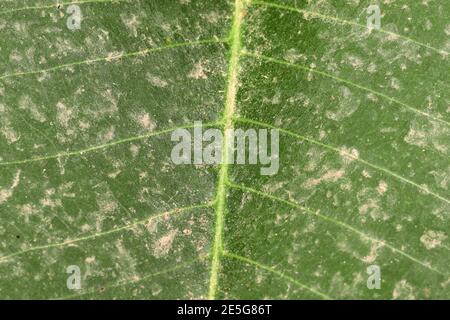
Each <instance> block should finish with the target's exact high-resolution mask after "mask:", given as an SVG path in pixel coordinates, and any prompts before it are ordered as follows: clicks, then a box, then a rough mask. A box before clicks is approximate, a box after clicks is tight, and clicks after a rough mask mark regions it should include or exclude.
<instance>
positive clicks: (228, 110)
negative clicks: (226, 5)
mask: <svg viewBox="0 0 450 320" xmlns="http://www.w3.org/2000/svg"><path fill="white" fill-rule="evenodd" d="M243 1H245V0H235V5H234V13H233V22H232V26H231V30H230V36H229V42H230V53H229V54H230V58H229V65H228V75H227V81H226V91H225V108H224V111H223V118H222V122H223V130H224V139H223V142H222V160H225V161H221V162H222V164H221V165H220V169H219V179H218V182H217V188H216V207H215V211H216V217H215V227H214V238H213V244H212V247H211V249H212V252H211V271H210V279H209V290H208V299H210V300H212V299H215V298H216V294H217V289H218V285H219V272H220V268H221V261H220V260H221V256H222V254H223V231H224V217H225V210H226V197H227V191H228V183H227V182H228V164H227V161H226V159H228V142H229V137H228V135H227V130H228V129H232V128H233V118H234V110H235V105H236V91H237V81H238V72H239V57H240V51H241V23H242V10H243V6H244V4H243Z"/></svg>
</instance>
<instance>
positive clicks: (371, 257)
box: [362, 242, 384, 263]
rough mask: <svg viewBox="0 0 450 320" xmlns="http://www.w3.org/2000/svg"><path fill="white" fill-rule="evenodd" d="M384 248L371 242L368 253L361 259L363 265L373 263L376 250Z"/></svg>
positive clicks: (375, 257) (378, 243)
mask: <svg viewBox="0 0 450 320" xmlns="http://www.w3.org/2000/svg"><path fill="white" fill-rule="evenodd" d="M383 246H384V244H383V243H381V242H372V245H371V247H370V253H369V254H368V255H367V256H365V257H363V258H362V261H364V262H365V263H373V262H374V261H375V260H376V259H377V256H378V249H379V248H382V247H383Z"/></svg>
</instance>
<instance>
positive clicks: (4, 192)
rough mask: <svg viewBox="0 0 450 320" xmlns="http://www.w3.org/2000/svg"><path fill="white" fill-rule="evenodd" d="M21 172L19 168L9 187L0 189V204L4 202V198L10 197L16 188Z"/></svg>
mask: <svg viewBox="0 0 450 320" xmlns="http://www.w3.org/2000/svg"><path fill="white" fill-rule="evenodd" d="M21 172H22V171H21V170H19V171H17V172H16V174H15V176H14V179H13V182H12V184H11V187H10V188H9V189H0V204H2V203H4V202H6V200H8V199H9V198H10V197H12V195H13V192H14V189H15V188H17V186H18V185H19V182H20V174H21Z"/></svg>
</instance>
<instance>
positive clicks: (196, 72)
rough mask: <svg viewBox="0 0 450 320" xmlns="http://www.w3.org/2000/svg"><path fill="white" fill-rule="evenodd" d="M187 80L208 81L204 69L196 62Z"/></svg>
mask: <svg viewBox="0 0 450 320" xmlns="http://www.w3.org/2000/svg"><path fill="white" fill-rule="evenodd" d="M188 78H191V79H196V80H198V79H208V76H207V75H206V73H205V67H204V66H203V64H202V63H201V62H197V63H196V64H195V65H194V68H193V69H192V70H191V72H189V74H188Z"/></svg>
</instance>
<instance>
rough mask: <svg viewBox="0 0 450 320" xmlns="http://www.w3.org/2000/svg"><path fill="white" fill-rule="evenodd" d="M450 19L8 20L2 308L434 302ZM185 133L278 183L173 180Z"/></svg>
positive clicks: (308, 13)
mask: <svg viewBox="0 0 450 320" xmlns="http://www.w3.org/2000/svg"><path fill="white" fill-rule="evenodd" d="M374 4H378V5H379V7H380V9H381V14H382V18H381V29H368V28H367V25H366V20H367V17H368V15H369V14H368V13H367V8H368V7H369V5H374ZM70 5H76V6H78V7H79V8H80V10H81V20H80V25H79V28H78V29H71V28H69V24H70V23H71V22H68V19H71V13H68V12H67V8H68V7H69V6H70ZM449 10H450V3H447V2H445V1H415V2H411V1H406V0H399V1H390V2H386V1H385V2H382V1H370V2H369V1H364V0H361V1H350V0H348V1H333V0H328V1H295V0H292V1H281V0H278V1H270V2H265V1H260V0H253V1H247V0H235V1H231V2H228V1H200V0H179V1H164V2H163V1H156V0H155V1H144V0H140V1H125V0H123V1H120V0H84V1H76V2H71V3H64V4H55V3H54V2H51V1H46V0H40V1H37V0H36V1H33V3H32V4H30V3H29V1H24V0H23V1H16V0H14V1H2V3H1V4H0V31H1V39H2V41H1V43H2V44H1V47H0V61H1V62H0V217H1V222H0V272H1V274H2V276H1V277H0V298H4V299H12V298H41V299H70V298H73V299H109V298H118V299H120V298H136V299H169V298H172V299H181V298H185V299H190V298H204V299H207V298H209V299H220V298H225V299H244V298H247V299H263V298H272V299H430V298H435V299H445V298H449V285H450V277H449V270H448V266H449V265H450V255H449V251H450V242H449V241H450V240H449V239H448V230H449V227H450V224H449V212H450V194H449V190H450V161H449V158H450V108H449V105H450V90H449V89H450V85H449V78H448V72H449V66H450V64H449V57H448V56H449V52H450V40H449V34H450V25H449V22H448V19H447V16H446V13H447V12H449ZM72 22H73V21H72ZM195 121H202V122H203V126H208V127H215V128H219V129H221V130H222V131H224V130H226V129H232V128H242V129H245V128H252V129H278V130H279V132H280V154H279V156H280V168H279V171H278V172H277V174H275V175H273V176H263V175H261V173H260V168H261V166H260V165H235V164H221V165H218V166H211V165H175V164H174V163H173V162H172V160H171V151H172V148H173V147H174V142H173V141H171V137H170V136H171V133H172V132H173V131H174V130H176V129H178V128H184V129H187V130H192V128H193V126H194V122H195ZM229 139H230V138H229V137H228V136H227V135H225V138H224V141H223V145H227V143H228V142H229ZM228 152H229V151H228V150H227V148H222V157H223V158H224V159H225V158H226V157H227V155H228ZM69 266H77V267H79V270H80V276H81V288H80V289H78V290H74V289H70V288H69V287H70V286H68V285H67V281H68V279H70V277H71V274H68V273H67V272H66V271H67V268H68V267H69ZM373 266H376V267H378V268H379V270H380V275H381V286H380V288H379V289H369V287H368V285H367V282H368V279H369V281H370V277H371V274H369V273H370V270H373V269H371V268H372V267H373ZM368 270H369V271H368ZM368 272H369V273H368Z"/></svg>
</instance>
